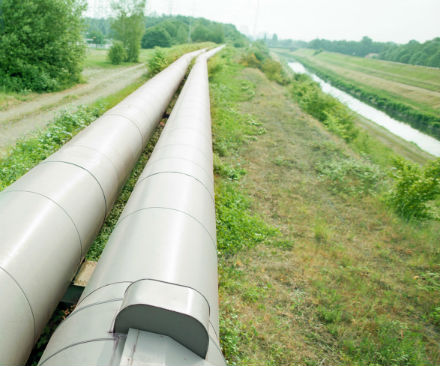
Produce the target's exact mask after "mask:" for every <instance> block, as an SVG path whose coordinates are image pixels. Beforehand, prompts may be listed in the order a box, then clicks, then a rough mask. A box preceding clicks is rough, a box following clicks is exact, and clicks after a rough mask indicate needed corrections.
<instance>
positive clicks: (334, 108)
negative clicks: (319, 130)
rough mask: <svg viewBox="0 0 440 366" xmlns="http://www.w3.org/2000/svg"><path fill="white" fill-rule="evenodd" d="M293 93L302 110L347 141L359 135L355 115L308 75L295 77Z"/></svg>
mask: <svg viewBox="0 0 440 366" xmlns="http://www.w3.org/2000/svg"><path fill="white" fill-rule="evenodd" d="M291 93H292V96H293V97H294V99H295V100H297V101H298V103H299V105H300V106H301V108H302V109H304V110H305V111H306V112H307V113H309V114H311V115H312V116H313V117H315V118H316V119H318V120H319V121H321V122H322V123H323V124H324V125H325V126H326V127H327V128H328V129H329V130H330V131H332V132H333V133H335V134H337V135H338V136H340V137H342V138H343V139H344V140H345V141H352V140H354V139H355V138H356V136H357V135H358V133H359V131H358V129H357V128H356V126H355V124H354V117H353V113H352V112H351V111H350V110H349V109H348V108H347V107H346V106H345V105H343V104H341V103H340V102H339V101H338V100H337V99H335V98H333V97H332V96H330V95H327V94H325V93H324V92H323V91H322V90H321V88H320V86H319V84H318V83H315V82H314V81H312V80H311V79H310V77H308V76H307V75H300V76H299V77H297V76H295V78H294V80H293V81H292V87H291Z"/></svg>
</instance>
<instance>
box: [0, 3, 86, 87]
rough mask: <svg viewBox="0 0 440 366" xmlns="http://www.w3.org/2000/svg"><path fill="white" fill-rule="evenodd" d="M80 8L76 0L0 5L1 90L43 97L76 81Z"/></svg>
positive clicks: (79, 63)
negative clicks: (45, 92) (28, 91)
mask: <svg viewBox="0 0 440 366" xmlns="http://www.w3.org/2000/svg"><path fill="white" fill-rule="evenodd" d="M84 8H85V5H84V2H83V1H80V0H69V1H59V0H39V1H15V0H2V1H0V86H3V87H4V88H5V89H6V90H13V91H23V90H33V91H37V92H43V91H53V90H56V89H60V88H63V87H67V86H69V85H71V84H72V83H75V82H78V81H79V80H80V77H81V69H82V60H83V58H84V54H85V53H84V51H85V45H84V42H83V36H82V21H81V14H82V11H83V10H84Z"/></svg>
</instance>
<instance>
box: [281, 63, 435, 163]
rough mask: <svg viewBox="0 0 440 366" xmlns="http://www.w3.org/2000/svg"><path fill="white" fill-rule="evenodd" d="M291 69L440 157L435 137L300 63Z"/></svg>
mask: <svg viewBox="0 0 440 366" xmlns="http://www.w3.org/2000/svg"><path fill="white" fill-rule="evenodd" d="M289 66H290V68H291V69H292V70H293V71H294V72H295V73H297V74H308V75H310V77H311V78H312V79H313V80H314V81H316V82H318V83H319V85H321V89H322V90H323V91H324V92H325V93H327V94H330V95H331V96H333V97H335V98H336V99H338V100H339V101H341V102H342V103H344V104H346V105H347V106H348V107H349V108H350V109H352V110H353V111H355V112H356V113H358V114H360V115H361V116H363V117H365V118H368V119H369V120H370V121H373V122H374V123H376V124H378V125H380V126H382V127H384V128H386V129H387V130H388V131H390V132H391V133H393V134H395V135H397V136H399V137H401V138H402V139H404V140H406V141H410V142H414V143H415V144H416V145H417V146H418V147H420V148H421V149H422V150H424V151H426V152H428V153H430V154H432V155H434V156H438V157H440V141H439V140H436V139H435V138H434V137H431V136H428V135H426V134H424V133H422V132H420V131H419V130H416V129H414V128H412V127H411V126H410V125H408V124H406V123H403V122H400V121H398V120H396V119H394V118H391V117H390V116H388V115H387V114H385V113H384V112H381V111H379V110H378V109H376V108H374V107H371V106H369V105H368V104H365V103H364V102H361V101H360V100H358V99H356V98H354V97H352V96H351V95H349V94H347V93H345V92H343V91H342V90H339V89H337V88H335V87H334V86H331V85H330V84H329V83H327V82H325V81H324V80H322V79H321V78H319V77H318V76H316V75H314V74H312V73H310V72H308V71H307V70H306V68H305V67H304V66H303V65H302V64H300V63H299V62H290V63H289Z"/></svg>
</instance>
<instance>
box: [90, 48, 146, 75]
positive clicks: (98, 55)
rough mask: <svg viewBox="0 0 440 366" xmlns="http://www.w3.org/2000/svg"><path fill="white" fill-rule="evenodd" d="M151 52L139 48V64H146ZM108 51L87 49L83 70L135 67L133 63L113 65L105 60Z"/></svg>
mask: <svg viewBox="0 0 440 366" xmlns="http://www.w3.org/2000/svg"><path fill="white" fill-rule="evenodd" d="M152 52H153V50H145V49H143V48H141V50H140V54H139V62H142V63H145V62H147V60H148V58H149V57H150V56H151V53H152ZM107 53H108V50H105V49H96V48H90V47H89V48H87V53H86V59H85V61H84V68H85V69H86V70H87V69H92V68H99V69H114V68H121V67H126V66H131V65H136V63H135V62H131V63H123V64H122V65H113V64H112V63H111V62H110V61H109V60H108V58H107Z"/></svg>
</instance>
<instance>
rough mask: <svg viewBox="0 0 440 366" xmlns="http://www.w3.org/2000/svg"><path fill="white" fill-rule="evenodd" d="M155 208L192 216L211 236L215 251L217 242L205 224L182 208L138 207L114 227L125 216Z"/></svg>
mask: <svg viewBox="0 0 440 366" xmlns="http://www.w3.org/2000/svg"><path fill="white" fill-rule="evenodd" d="M155 209H158V210H170V211H175V212H179V213H181V214H184V215H186V216H188V217H190V218H192V219H193V220H194V221H196V222H197V223H198V224H199V225H200V226H201V227H202V228H203V229H204V230H205V231H206V232H207V234H208V235H209V237H210V238H211V241H212V245H213V247H214V249H215V252H216V253H217V244H216V242H215V240H214V238H213V237H212V235H211V233H210V232H209V230H208V229H207V228H206V227H205V225H203V224H202V223H201V222H200V221H199V220H198V219H197V218H196V217H194V216H193V215H191V214H189V213H188V212H185V211H182V210H178V209H177V208H172V207H161V206H153V207H145V208H140V209H138V210H135V211H133V212H131V213H129V214H128V215H127V216H124V217H123V218H121V219H119V221H118V222H117V223H116V225H115V229H116V227H117V226H118V225H119V224H120V223H121V222H122V221H124V220H125V219H126V218H128V217H130V216H132V215H135V214H137V213H139V212H141V211H147V210H155ZM115 229H113V230H115Z"/></svg>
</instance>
